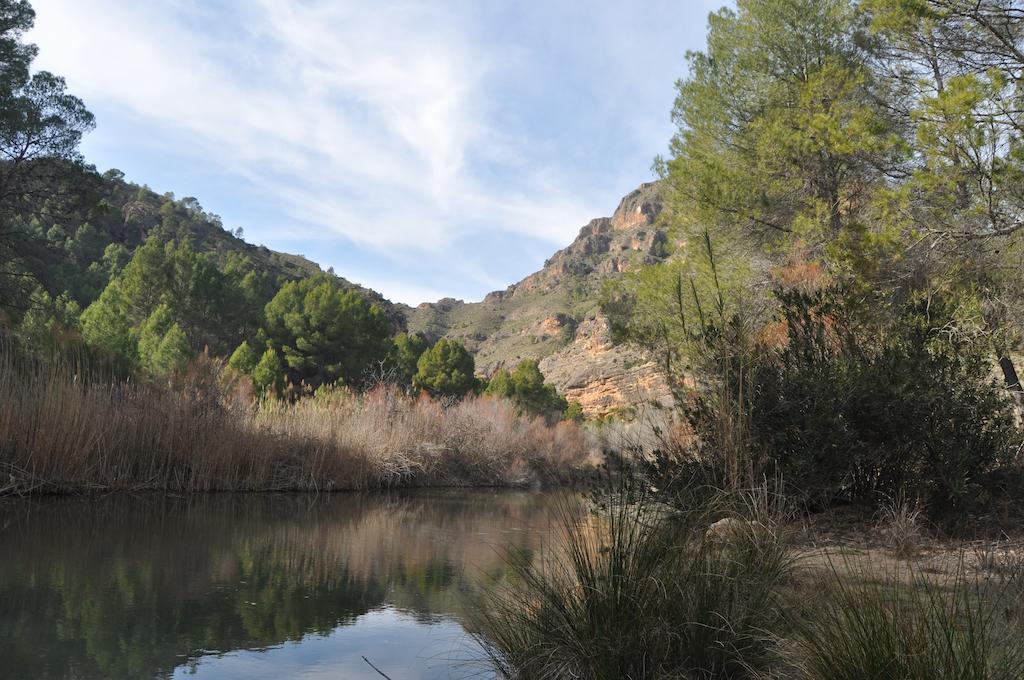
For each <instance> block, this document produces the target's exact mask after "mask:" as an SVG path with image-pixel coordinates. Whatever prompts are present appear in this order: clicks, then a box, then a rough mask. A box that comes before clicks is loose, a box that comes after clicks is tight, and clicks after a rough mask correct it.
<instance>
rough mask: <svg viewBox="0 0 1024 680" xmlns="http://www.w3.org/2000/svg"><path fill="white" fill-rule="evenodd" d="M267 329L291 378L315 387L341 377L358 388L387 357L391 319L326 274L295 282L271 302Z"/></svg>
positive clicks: (296, 381)
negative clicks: (388, 319)
mask: <svg viewBox="0 0 1024 680" xmlns="http://www.w3.org/2000/svg"><path fill="white" fill-rule="evenodd" d="M265 324H266V326H265V330H266V334H267V339H268V342H269V343H270V345H271V346H272V347H273V348H274V349H275V350H278V351H279V352H280V353H281V355H282V356H283V358H284V361H285V364H286V366H287V368H288V370H289V373H290V376H291V378H292V382H293V383H295V384H299V383H300V382H304V383H306V384H307V385H309V386H310V387H312V388H316V387H318V386H319V385H322V384H324V383H328V382H334V381H336V380H341V381H343V382H344V383H345V384H347V385H354V386H359V385H360V384H361V383H362V381H363V380H364V379H366V378H367V375H368V372H369V371H370V370H371V369H372V368H373V367H374V365H375V364H377V363H379V362H380V361H383V360H384V359H385V358H386V357H387V353H388V350H389V346H388V345H389V342H388V335H389V332H390V328H389V325H388V322H387V319H385V318H384V315H383V313H381V311H380V309H379V308H378V307H376V306H375V305H371V304H370V303H369V302H367V301H366V300H365V299H364V298H363V297H362V296H360V295H359V294H358V293H356V292H354V291H347V290H344V289H342V287H341V286H340V285H339V284H338V282H337V281H336V280H334V279H332V278H331V277H329V276H327V275H321V276H315V277H310V278H308V279H303V280H301V281H292V282H289V283H286V284H285V285H284V286H282V288H281V290H280V291H278V293H277V295H275V296H274V298H273V299H272V300H271V301H270V302H269V303H267V306H266V310H265Z"/></svg>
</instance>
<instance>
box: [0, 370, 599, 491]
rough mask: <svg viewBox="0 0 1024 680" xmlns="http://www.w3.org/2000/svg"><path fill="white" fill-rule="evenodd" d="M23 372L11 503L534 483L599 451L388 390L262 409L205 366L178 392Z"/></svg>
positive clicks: (11, 374)
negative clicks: (18, 496)
mask: <svg viewBox="0 0 1024 680" xmlns="http://www.w3.org/2000/svg"><path fill="white" fill-rule="evenodd" d="M23 363H25V362H19V361H17V360H15V358H14V357H13V355H11V354H3V355H0V494H2V493H7V494H11V493H26V492H32V491H37V492H88V491H100V490H112V489H120V490H150V489H162V490H175V491H214V490H246V491H250V490H252V491H255V490H321V491H323V490H335V489H367V488H381V487H394V486H426V485H480V486H482V485H522V484H530V483H535V482H543V481H554V480H563V479H565V478H567V477H571V476H573V475H576V474H578V473H579V472H580V470H581V469H582V468H583V467H584V466H585V465H586V461H587V459H588V456H589V448H590V447H589V443H588V440H587V436H586V435H585V433H584V432H583V431H582V430H580V429H579V428H578V427H577V426H576V425H575V424H574V423H569V422H565V423H557V424H554V425H549V424H547V423H545V422H544V421H543V420H534V419H530V418H527V417H524V416H521V415H520V414H519V413H518V412H517V411H516V410H515V407H514V406H512V405H511V404H510V403H508V402H505V401H500V400H496V399H492V398H487V397H481V398H468V399H466V400H464V401H461V402H458V403H455V404H453V405H450V406H448V407H444V406H443V405H441V404H439V403H437V402H434V401H431V400H430V399H427V398H420V399H416V398H411V397H407V396H405V395H404V394H402V393H401V391H400V390H398V389H396V388H393V387H388V386H381V387H378V388H376V389H374V390H372V391H370V392H367V393H365V394H357V393H354V392H350V391H347V390H344V389H335V390H331V391H325V392H324V393H322V394H320V395H318V396H316V397H314V398H310V399H304V400H300V401H298V402H296V403H286V402H274V401H271V402H264V403H262V404H256V403H255V402H254V401H253V400H252V398H251V392H250V391H249V390H248V389H247V387H246V385H245V381H240V380H238V379H237V377H233V376H231V375H230V373H229V372H228V371H226V370H224V369H223V367H222V366H221V364H220V363H219V362H217V361H215V360H212V359H209V358H206V357H201V358H200V359H199V360H197V361H196V362H195V363H194V364H193V366H192V367H191V368H190V370H189V371H188V372H186V374H185V375H183V376H181V377H180V378H179V379H178V380H176V381H175V384H174V385H173V386H172V388H171V389H167V388H161V387H155V386H151V385H145V384H139V383H137V382H135V381H132V380H124V381H115V380H109V379H102V378H98V377H96V376H93V375H89V374H87V373H83V372H79V371H76V370H74V369H73V367H71V366H69V365H67V364H65V363H59V362H56V363H55V362H49V363H31V362H29V365H27V366H26V365H21V364H23Z"/></svg>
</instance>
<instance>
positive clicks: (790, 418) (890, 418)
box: [734, 291, 1019, 517]
mask: <svg viewBox="0 0 1024 680" xmlns="http://www.w3.org/2000/svg"><path fill="white" fill-rule="evenodd" d="M780 298H781V304H782V308H783V310H784V321H785V324H786V327H787V329H788V342H787V343H786V345H785V347H783V348H782V349H781V350H779V351H778V352H775V353H770V354H769V355H768V356H766V358H765V359H764V360H763V361H762V362H761V363H760V364H759V366H758V367H757V369H756V370H754V371H752V372H750V373H749V374H747V375H746V376H745V381H746V385H744V386H742V390H745V391H746V393H747V395H748V397H747V398H748V400H749V401H748V402H747V408H748V414H749V436H750V440H751V441H750V446H751V448H752V449H753V450H754V451H758V452H761V453H762V455H764V456H765V457H766V458H767V459H768V461H770V463H771V464H772V465H777V466H778V469H779V471H780V472H781V474H782V477H783V479H785V481H786V482H787V483H788V484H789V485H791V487H792V488H793V489H794V490H795V491H797V492H799V493H802V494H805V495H806V496H807V497H808V498H809V499H810V500H812V501H813V502H816V503H821V502H826V503H828V502H831V501H833V500H834V499H836V498H841V499H846V500H853V501H860V502H866V503H871V504H878V503H880V502H881V501H883V500H884V499H886V498H896V497H905V498H919V499H921V500H922V501H924V502H925V503H926V504H927V506H926V507H927V509H928V510H929V511H930V512H931V514H932V515H933V516H940V517H941V516H950V514H951V513H953V512H957V513H962V512H964V511H965V510H973V509H978V508H981V507H983V506H984V503H985V501H986V500H987V494H986V489H985V486H984V478H985V475H986V474H987V473H989V472H991V471H992V470H993V469H995V468H996V467H997V466H998V465H999V464H1000V463H1003V462H1005V460H1006V459H1007V456H1008V454H1009V452H1010V448H1011V444H1012V443H1013V442H1014V441H1018V442H1019V439H1018V437H1019V432H1018V431H1017V429H1016V427H1015V423H1014V416H1013V411H1012V403H1011V402H1010V401H1009V400H1008V398H1007V396H1006V395H1005V393H1004V392H1002V391H1001V390H999V389H998V387H997V386H996V385H994V384H993V382H992V380H991V378H990V375H991V363H990V362H989V361H986V360H985V357H984V355H983V354H981V353H980V352H979V351H978V349H977V348H975V347H972V346H971V345H969V344H968V343H964V342H950V341H949V340H948V338H946V337H943V336H942V335H940V334H939V333H938V332H936V331H934V330H932V329H931V326H930V325H929V324H928V323H927V322H926V316H925V315H926V314H931V315H938V314H940V313H941V304H940V301H939V300H932V301H931V304H932V306H931V308H930V309H926V308H924V307H922V308H921V309H919V310H918V314H919V315H918V316H908V318H906V319H905V320H904V322H903V323H902V324H900V325H899V326H897V327H890V328H888V329H886V330H883V331H879V329H877V328H873V327H860V326H858V325H857V324H856V323H855V322H853V321H851V319H850V316H849V314H848V312H847V311H846V310H845V309H844V308H843V307H842V305H841V303H840V302H839V301H837V298H836V297H835V295H834V294H825V293H817V294H814V295H809V294H806V293H802V292H798V291H797V292H789V293H780ZM932 321H933V322H934V316H933V317H932ZM740 390H741V387H740V386H737V387H736V388H735V390H734V393H739V392H740Z"/></svg>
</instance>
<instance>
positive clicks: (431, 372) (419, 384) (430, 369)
mask: <svg viewBox="0 0 1024 680" xmlns="http://www.w3.org/2000/svg"><path fill="white" fill-rule="evenodd" d="M475 370H476V364H475V362H474V361H473V355H472V354H470V353H469V351H468V350H467V349H466V348H465V347H463V346H462V345H461V344H460V343H458V342H456V341H455V340H447V339H445V338H441V339H440V340H438V341H437V342H436V343H434V346H433V347H431V348H430V349H428V350H426V351H424V352H423V353H422V354H421V355H420V358H419V359H418V360H417V361H416V375H414V376H413V378H412V386H413V388H414V389H416V390H423V391H425V392H427V393H428V394H430V395H431V396H433V397H463V396H465V395H466V394H468V393H470V392H472V391H473V390H474V389H476V387H477V384H478V382H477V379H476V376H475V375H474V373H475Z"/></svg>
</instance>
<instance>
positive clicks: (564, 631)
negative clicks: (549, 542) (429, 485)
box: [475, 485, 790, 680]
mask: <svg viewBox="0 0 1024 680" xmlns="http://www.w3.org/2000/svg"><path fill="white" fill-rule="evenodd" d="M725 510H726V506H725V505H724V504H722V503H720V502H710V503H708V504H707V505H706V506H703V507H700V508H698V509H695V510H690V511H686V512H679V511H674V510H672V509H671V508H669V507H667V506H664V505H662V504H660V503H659V502H658V501H657V500H656V499H655V498H654V497H653V495H652V494H651V493H649V492H648V491H647V490H645V489H644V488H643V487H638V486H636V485H633V486H630V487H629V488H624V489H620V490H619V492H618V493H616V494H615V495H614V496H613V497H612V498H611V499H610V500H608V501H607V502H606V503H604V504H603V507H601V508H600V509H599V510H598V511H597V512H596V514H594V515H593V516H581V515H579V514H574V513H571V512H568V511H567V512H566V513H564V517H563V520H564V521H563V523H562V540H561V542H560V543H559V544H558V545H555V546H552V547H551V550H549V551H548V552H547V553H545V554H544V555H542V556H541V557H540V558H538V559H531V556H530V555H526V554H514V555H512V556H511V557H510V562H509V564H510V567H511V569H512V571H513V575H514V577H513V578H512V579H511V585H510V586H508V587H505V588H501V589H495V590H491V591H490V592H489V593H488V594H487V596H486V601H485V602H483V603H481V606H479V607H478V608H477V609H476V611H477V612H478V613H477V614H476V618H477V620H476V622H475V623H476V629H477V635H478V639H479V640H480V642H481V643H482V645H483V646H484V649H485V650H486V652H487V654H488V656H489V657H490V659H491V661H492V663H493V665H494V667H495V668H496V669H497V670H498V672H499V674H500V675H502V676H504V677H508V678H538V679H544V678H595V679H605V678H607V679H608V680H612V679H616V680H619V679H634V680H639V679H641V678H690V677H700V678H743V677H753V676H755V675H756V674H757V673H758V672H759V671H760V670H763V669H765V668H766V667H767V666H768V665H769V662H770V659H771V657H772V653H773V652H772V640H771V634H770V632H769V631H770V630H772V629H773V628H774V626H775V624H776V623H777V620H778V619H779V617H780V615H781V612H782V609H781V602H780V600H779V598H778V596H777V592H778V590H777V586H778V584H779V582H780V581H781V580H782V579H783V578H785V576H786V574H787V572H788V569H789V565H790V559H789V558H788V556H787V553H786V550H785V547H784V545H783V541H782V540H781V539H780V535H779V533H778V528H777V526H776V525H775V524H774V523H773V522H771V521H770V520H769V518H762V521H758V522H749V521H746V520H745V519H739V518H734V519H736V520H737V524H736V526H737V530H735V531H729V532H722V533H720V534H716V533H715V532H709V531H708V528H709V526H710V525H711V524H712V521H713V520H714V519H715V518H716V517H718V516H720V515H721V514H722V513H723V512H724V511H725Z"/></svg>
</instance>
